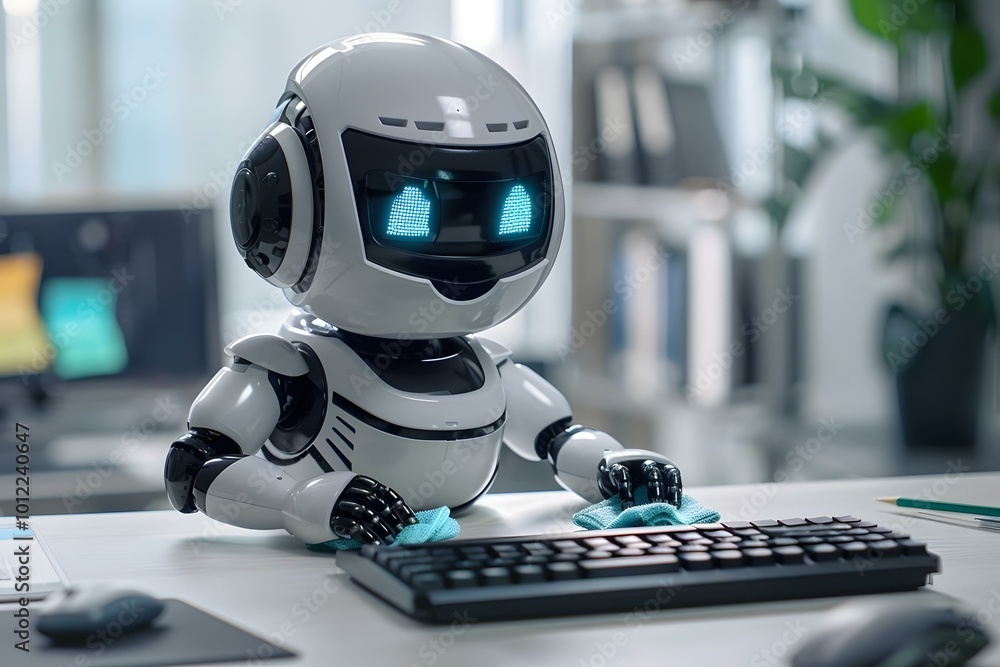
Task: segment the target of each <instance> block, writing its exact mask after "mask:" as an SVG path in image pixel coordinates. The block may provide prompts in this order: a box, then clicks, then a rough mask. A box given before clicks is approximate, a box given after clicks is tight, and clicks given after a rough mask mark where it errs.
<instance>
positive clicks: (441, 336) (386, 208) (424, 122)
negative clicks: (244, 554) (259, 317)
mask: <svg viewBox="0 0 1000 667" xmlns="http://www.w3.org/2000/svg"><path fill="white" fill-rule="evenodd" d="M230 214H231V222H232V230H233V235H234V236H235V240H236V244H237V246H238V248H239V251H240V253H241V255H242V256H243V258H244V259H245V261H246V263H247V265H248V266H249V267H250V268H251V269H252V270H253V271H255V272H256V273H258V274H259V275H260V276H262V277H263V278H265V279H266V280H267V281H268V282H270V283H272V284H274V285H277V286H279V287H281V288H283V289H284V293H285V295H286V297H287V298H288V300H289V301H290V302H291V303H292V304H293V305H295V306H296V307H297V310H296V311H295V312H294V313H293V314H292V316H291V317H290V318H289V319H288V321H287V322H285V324H284V325H283V326H282V327H281V329H280V331H279V332H278V333H277V334H266V333H261V334H254V335H250V336H247V337H245V338H242V339H240V340H237V341H235V342H234V343H232V344H230V345H229V346H228V347H227V348H226V352H227V353H228V354H229V355H230V356H231V357H232V361H231V363H230V365H229V366H228V367H226V368H223V369H222V370H220V371H219V372H218V374H217V375H216V376H215V377H214V378H213V379H212V381H211V382H210V383H209V384H208V385H207V386H206V387H205V389H204V390H203V391H202V392H201V394H200V395H199V396H198V398H197V399H196V400H195V402H194V404H193V405H192V407H191V411H190V414H189V417H188V428H189V429H190V430H189V431H188V432H187V433H185V434H184V435H182V436H181V437H180V438H179V439H178V440H177V441H176V442H175V443H174V444H173V445H172V447H171V449H170V452H169V454H168V455H167V460H166V465H165V470H164V476H165V478H166V487H167V494H168V496H169V497H170V501H171V503H172V504H173V506H174V507H175V508H176V509H178V510H179V511H181V512H194V511H196V510H200V511H202V512H204V513H206V514H208V515H209V516H211V517H212V518H214V519H217V520H219V521H223V522H226V523H231V524H234V525H237V526H243V527H246V528H260V529H265V528H285V529H286V530H288V531H289V532H290V533H291V534H292V535H294V536H295V537H297V538H298V539H300V540H302V541H304V542H307V543H318V542H325V541H327V540H332V539H336V538H338V537H349V538H354V539H357V540H359V541H361V542H368V543H388V542H392V541H393V539H394V538H395V536H396V535H398V533H399V531H400V530H401V529H402V528H403V527H404V526H405V525H407V524H409V523H412V522H414V521H415V519H414V516H413V511H412V510H413V509H427V508H432V507H438V506H442V505H447V506H449V507H451V508H452V510H454V511H457V510H460V509H462V508H465V507H467V506H469V505H470V504H472V503H473V502H474V501H475V500H476V499H477V498H479V497H480V496H481V495H483V494H484V493H486V491H487V490H488V489H489V488H490V485H491V484H492V482H493V479H494V477H495V475H496V471H497V461H498V457H499V455H500V447H501V445H506V446H507V447H509V448H510V449H512V450H513V451H514V452H516V453H517V454H519V455H521V456H522V457H525V458H528V459H532V460H536V461H548V462H549V463H550V464H551V465H552V467H553V470H554V472H555V476H556V479H557V480H558V481H559V483H560V484H561V485H562V486H564V487H565V488H567V489H570V490H571V491H575V492H576V493H578V494H579V495H581V496H582V497H584V498H586V499H587V500H589V501H592V502H596V501H599V500H601V499H602V498H606V497H610V496H611V495H614V494H616V493H620V494H621V497H622V501H623V504H624V505H625V506H626V507H627V506H629V505H631V504H632V503H634V496H633V491H634V488H635V487H637V486H639V485H646V486H647V489H648V493H649V498H650V500H651V501H667V502H671V503H673V504H674V505H679V504H680V500H681V479H680V472H679V471H678V469H677V468H676V467H675V466H674V465H673V464H672V463H671V461H670V460H669V459H667V458H665V457H663V456H661V455H659V454H656V453H653V452H649V451H645V450H636V449H624V448H623V447H622V445H621V444H619V443H618V441H616V440H615V439H614V438H612V437H611V436H609V435H607V434H606V433H602V432H600V431H595V430H591V429H588V428H584V427H582V426H578V425H572V422H571V411H570V407H569V404H568V403H567V401H566V399H565V398H564V397H563V396H562V395H561V394H560V393H559V392H558V391H556V389H555V388H553V387H552V386H551V385H550V384H549V383H548V382H546V381H545V380H543V379H542V378H541V377H539V376H538V375H536V374H535V373H534V372H532V371H531V370H529V369H528V368H525V367H524V366H521V365H519V364H516V363H514V361H513V360H511V359H510V352H509V351H508V350H506V349H504V348H503V347H502V346H501V345H499V344H497V343H495V342H492V341H489V340H486V339H485V338H480V337H476V336H475V335H473V334H475V333H477V332H480V331H482V330H484V329H487V328H489V327H492V326H494V325H496V324H498V323H500V322H502V321H503V320H506V319H507V318H508V317H510V316H511V315H513V314H514V313H516V312H517V311H518V310H519V309H520V308H521V307H522V306H524V304H525V303H526V302H527V301H528V300H529V299H530V298H531V296H532V295H533V294H534V293H535V292H536V291H537V290H538V288H539V287H540V286H541V284H542V282H543V281H544V280H545V277H546V275H547V274H548V272H549V269H550V268H551V266H552V262H553V260H554V259H555V257H556V253H557V251H558V249H559V242H560V240H561V238H562V234H563V225H564V208H563V198H562V190H561V187H560V178H559V171H558V166H557V164H556V156H555V152H554V149H553V146H552V141H551V138H550V135H549V132H548V129H547V128H546V125H545V121H544V120H543V119H542V116H541V114H540V113H539V111H538V109H537V108H536V107H535V105H534V103H533V102H532V101H531V99H530V98H529V97H528V95H527V93H526V92H525V91H524V89H523V88H521V86H520V85H519V84H518V83H517V81H515V80H514V79H513V78H512V77H511V76H510V74H508V73H507V72H506V71H504V70H503V69H502V68H501V67H499V66H498V65H497V64H496V63H494V62H492V61H491V60H489V59H488V58H486V57H484V56H482V55H481V54H479V53H476V52H475V51H472V50H470V49H467V48H465V47H463V46H460V45H458V44H455V43H452V42H448V41H445V40H441V39H436V38H430V37H423V36H418V35H397V34H380V35H371V34H369V35H362V36H358V37H352V38H349V39H345V40H343V41H340V42H334V43H331V44H329V45H327V46H324V47H322V48H320V49H318V50H316V51H314V52H313V53H311V54H310V55H308V56H307V57H306V58H305V59H303V60H302V61H301V62H300V63H299V64H298V65H297V66H296V67H295V68H294V69H293V70H292V73H291V75H290V76H289V79H288V84H287V87H286V90H285V93H284V95H283V96H282V98H281V101H280V103H279V104H278V108H277V111H276V113H275V116H274V119H273V122H272V123H271V125H270V126H269V127H268V128H267V129H266V130H265V131H264V133H263V134H262V135H261V136H260V138H259V139H258V140H257V141H256V143H255V145H254V146H253V147H252V148H251V149H250V151H249V152H248V153H247V155H246V157H245V159H244V161H243V162H242V163H241V164H240V166H239V168H238V171H237V174H236V176H235V180H234V183H233V189H232V200H231V205H230ZM393 489H395V490H393ZM397 492H398V493H397Z"/></svg>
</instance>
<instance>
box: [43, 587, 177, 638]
mask: <svg viewBox="0 0 1000 667" xmlns="http://www.w3.org/2000/svg"><path fill="white" fill-rule="evenodd" d="M162 612H163V603H162V602H161V601H159V600H157V599H156V598H154V597H152V596H150V595H146V594H145V593H140V592H139V591H135V590H129V589H122V588H113V587H107V586H100V587H99V586H87V587H79V588H73V589H70V590H69V591H67V593H66V595H65V597H63V598H62V599H60V600H57V601H56V602H54V603H53V604H52V605H51V606H50V607H49V608H47V609H46V610H45V611H44V612H43V613H42V614H41V615H40V616H39V618H38V623H37V625H36V626H35V627H36V629H37V630H38V631H39V632H40V633H42V634H43V635H45V636H46V637H48V638H49V639H51V640H52V641H53V642H55V643H56V644H83V643H85V642H86V641H87V640H88V639H90V638H91V637H94V638H95V640H97V641H105V642H107V641H108V639H112V640H113V639H115V638H117V637H120V636H121V635H124V634H127V633H132V632H138V631H140V630H145V629H146V628H148V627H149V625H150V624H151V623H152V622H153V620H154V619H155V618H156V617H157V616H159V615H160V614H161V613H162ZM102 635H103V636H102Z"/></svg>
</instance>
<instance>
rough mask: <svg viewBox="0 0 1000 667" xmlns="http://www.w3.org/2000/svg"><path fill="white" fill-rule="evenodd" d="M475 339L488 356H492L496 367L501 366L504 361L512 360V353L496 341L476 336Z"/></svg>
mask: <svg viewBox="0 0 1000 667" xmlns="http://www.w3.org/2000/svg"><path fill="white" fill-rule="evenodd" d="M475 339H476V340H477V341H478V342H479V344H480V345H481V346H482V348H483V349H484V350H485V351H486V354H488V355H490V359H491V360H492V361H493V363H494V364H495V365H497V366H499V365H500V364H501V363H502V362H503V361H505V360H506V359H509V358H510V355H511V351H510V350H508V349H507V348H506V347H504V346H503V345H501V344H500V343H498V342H496V341H495V340H490V339H489V338H483V337H482V336H476V337H475Z"/></svg>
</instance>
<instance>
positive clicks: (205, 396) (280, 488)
mask: <svg viewBox="0 0 1000 667" xmlns="http://www.w3.org/2000/svg"><path fill="white" fill-rule="evenodd" d="M226 353H227V354H229V355H230V356H232V357H233V362H232V364H231V366H229V367H227V368H223V369H222V370H220V371H219V372H218V373H217V374H216V375H215V377H214V378H212V380H211V381H210V382H209V383H208V385H207V386H206V387H205V388H204V389H203V390H202V391H201V393H200V394H199V395H198V397H197V398H196V399H195V402H194V404H193V405H192V406H191V411H190V413H189V415H188V428H189V429H190V430H188V432H187V433H185V434H184V435H182V436H181V437H180V438H178V439H177V441H176V442H174V443H173V445H172V446H171V448H170V451H169V452H168V454H167V460H166V465H165V468H164V478H165V480H166V487H167V495H168V497H169V498H170V503H171V505H173V507H174V508H175V509H177V510H179V511H181V512H185V513H188V512H194V511H197V510H201V511H202V512H204V513H205V514H207V515H209V516H211V517H212V518H214V519H217V520H219V521H223V522H225V523H230V524H233V525H238V526H242V527H244V528H259V529H268V528H285V529H286V530H288V531H289V532H290V533H292V534H293V535H294V536H295V537H297V538H299V539H301V540H303V541H304V542H308V543H315V542H325V541H327V540H331V539H334V538H336V537H348V538H353V539H357V540H358V541H361V542H392V541H393V539H394V538H395V536H396V535H397V534H398V533H399V530H400V529H401V527H402V526H405V525H407V524H410V523H414V522H415V521H416V519H415V518H414V516H413V512H412V510H410V508H409V507H407V506H406V504H405V503H404V502H403V500H402V498H400V497H399V495H398V494H396V492H395V491H393V490H392V489H389V488H388V487H386V486H385V485H383V484H380V483H378V482H377V481H375V480H373V479H371V478H369V477H365V476H364V475H355V474H353V473H346V472H331V473H327V474H325V475H321V476H319V477H316V478H314V479H310V480H304V481H302V482H298V481H297V480H295V479H294V478H292V476H291V475H290V474H289V472H288V471H287V470H282V469H279V468H277V467H276V466H274V465H272V464H270V463H268V462H267V461H265V460H264V459H263V458H260V457H257V456H251V455H252V454H255V453H256V452H257V451H258V450H259V449H260V448H261V447H262V446H263V444H264V442H265V441H266V440H267V438H268V436H269V435H270V434H271V432H272V431H273V430H274V428H275V426H276V425H277V424H278V422H279V420H280V419H281V417H282V413H283V409H284V408H285V407H287V406H286V405H285V404H286V403H287V401H286V397H285V396H283V395H281V391H280V390H279V389H276V387H275V383H274V382H272V380H274V378H275V376H280V377H283V378H292V379H294V378H296V377H300V376H303V375H306V374H307V373H308V371H309V367H308V365H307V364H306V362H305V360H304V359H303V358H302V356H301V355H300V354H299V353H298V351H297V350H296V349H295V347H294V346H293V345H292V344H291V343H289V342H288V341H286V340H285V339H283V338H280V337H278V336H274V335H268V334H257V335H253V336H248V337H246V338H242V339H240V340H238V341H236V342H234V343H232V344H231V345H229V346H228V347H227V348H226Z"/></svg>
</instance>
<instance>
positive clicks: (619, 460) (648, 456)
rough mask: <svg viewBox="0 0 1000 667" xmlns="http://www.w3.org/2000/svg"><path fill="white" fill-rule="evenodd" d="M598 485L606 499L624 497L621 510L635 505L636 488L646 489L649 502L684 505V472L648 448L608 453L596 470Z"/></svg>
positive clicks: (676, 505)
mask: <svg viewBox="0 0 1000 667" xmlns="http://www.w3.org/2000/svg"><path fill="white" fill-rule="evenodd" d="M597 483H598V486H599V487H600V489H601V493H602V494H604V496H605V497H606V498H610V497H611V496H613V495H615V494H619V495H620V496H621V501H622V509H628V508H629V507H632V506H634V505H635V489H636V488H637V487H639V486H643V485H645V486H646V491H647V495H648V496H649V502H651V503H662V502H667V503H670V504H671V505H673V506H674V507H678V508H679V507H680V506H681V497H682V496H683V493H684V487H683V485H682V483H681V471H680V469H678V468H677V466H675V465H674V463H673V461H671V460H670V459H668V458H667V457H665V456H663V455H661V454H657V453H655V452H650V451H647V450H645V449H621V450H618V451H609V452H607V453H606V454H605V455H604V458H603V459H602V460H601V462H600V463H599V464H598V467H597Z"/></svg>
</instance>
